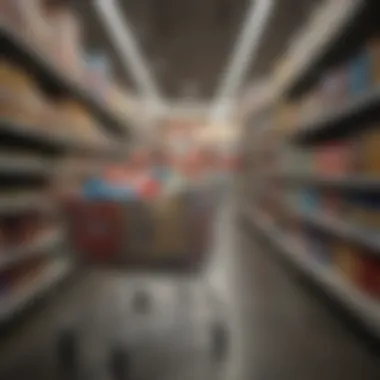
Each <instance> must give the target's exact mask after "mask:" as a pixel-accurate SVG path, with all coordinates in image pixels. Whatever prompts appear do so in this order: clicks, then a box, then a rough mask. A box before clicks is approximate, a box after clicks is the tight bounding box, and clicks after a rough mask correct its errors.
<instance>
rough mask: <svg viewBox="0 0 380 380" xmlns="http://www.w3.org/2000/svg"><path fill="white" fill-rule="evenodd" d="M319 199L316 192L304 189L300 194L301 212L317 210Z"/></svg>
mask: <svg viewBox="0 0 380 380" xmlns="http://www.w3.org/2000/svg"><path fill="white" fill-rule="evenodd" d="M319 204H320V197H319V194H318V191H317V190H313V189H306V190H302V191H301V192H300V208H301V211H305V212H310V211H315V210H317V209H318V208H319Z"/></svg>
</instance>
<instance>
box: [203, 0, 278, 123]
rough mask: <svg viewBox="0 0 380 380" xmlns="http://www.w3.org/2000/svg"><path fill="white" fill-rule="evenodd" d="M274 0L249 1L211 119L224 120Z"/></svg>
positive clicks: (254, 53) (257, 44) (252, 55)
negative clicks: (245, 16)
mask: <svg viewBox="0 0 380 380" xmlns="http://www.w3.org/2000/svg"><path fill="white" fill-rule="evenodd" d="M273 4H274V2H273V0H252V4H251V6H250V10H249V12H248V15H247V18H246V20H245V22H244V24H243V27H242V30H241V34H240V36H239V38H238V40H237V42H236V44H235V47H234V51H233V53H232V58H231V61H230V63H229V65H228V66H227V69H226V71H225V72H224V73H223V75H222V80H221V85H220V87H219V89H218V91H217V94H216V100H215V103H214V106H213V108H212V110H211V115H210V116H211V118H212V119H213V120H214V121H217V120H224V119H226V118H227V117H228V116H229V114H230V112H231V110H232V107H233V104H234V100H233V99H234V97H235V96H236V94H237V92H238V90H239V88H240V85H241V83H242V81H243V80H244V77H245V75H246V73H247V70H248V68H249V65H250V64H251V63H252V61H254V59H255V58H256V54H257V51H258V49H257V48H258V46H259V42H260V40H261V36H262V34H263V32H264V30H265V27H266V25H267V23H268V21H269V18H270V15H271V13H272V9H273Z"/></svg>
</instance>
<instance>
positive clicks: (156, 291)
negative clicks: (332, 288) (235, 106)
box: [0, 200, 380, 380]
mask: <svg viewBox="0 0 380 380" xmlns="http://www.w3.org/2000/svg"><path fill="white" fill-rule="evenodd" d="M235 211H236V210H235V206H234V202H233V201H232V200H230V201H226V202H224V203H223V207H222V208H221V209H220V212H219V215H218V218H217V222H216V229H215V238H214V244H213V246H212V254H211V255H210V260H209V262H208V263H207V266H206V268H205V271H204V273H203V276H202V277H201V278H197V279H189V278H183V277H166V278H163V277H159V276H155V277H148V278H147V277H140V276H138V277H137V276H134V277H130V278H125V277H123V276H115V275H110V274H107V273H105V274H99V273H95V272H94V273H91V274H89V275H88V276H85V277H84V278H83V279H82V280H81V282H80V284H78V285H77V286H75V287H73V288H72V289H71V290H70V291H69V292H68V293H67V294H65V296H64V297H57V299H56V300H55V301H54V302H53V303H52V304H51V305H50V306H49V307H48V308H47V309H45V310H43V311H41V312H40V313H39V314H38V315H36V316H35V317H34V318H33V319H32V320H30V321H29V322H28V323H27V324H26V325H25V326H24V327H23V328H22V329H21V330H20V331H19V332H18V333H17V334H16V335H14V336H13V338H12V339H11V340H10V341H8V342H7V344H5V345H3V346H2V349H1V352H0V379H2V380H31V379H33V380H34V379H35V380H45V379H46V380H55V379H61V377H59V376H58V372H59V371H58V367H57V363H56V359H55V355H54V342H55V338H56V335H55V332H56V331H57V326H59V325H61V324H62V322H64V323H68V321H69V320H70V319H76V317H77V315H78V313H77V312H78V310H80V309H81V308H82V307H83V303H86V302H88V303H89V304H91V305H92V307H91V308H89V313H90V315H89V314H87V315H83V314H79V315H80V318H81V320H82V323H81V325H82V327H83V329H82V332H81V336H82V338H83V337H84V338H83V339H84V341H86V344H85V345H84V346H83V348H84V350H83V352H84V354H83V355H82V359H83V362H86V363H92V364H94V363H95V365H91V366H90V365H87V370H86V371H85V372H84V373H82V374H81V375H80V376H79V379H81V380H82V379H87V378H88V379H93V380H108V379H110V378H109V377H107V375H106V365H105V363H104V356H105V351H106V350H105V347H106V345H107V344H108V343H109V342H114V341H115V337H116V340H117V341H122V342H128V345H129V347H133V352H134V353H136V355H135V357H134V359H133V360H134V362H135V364H134V366H135V372H136V379H141V380H149V379H152V380H159V379H165V380H172V379H173V380H176V379H181V380H183V379H185V380H203V379H205V380H206V379H207V380H213V379H225V380H251V379H255V380H256V379H257V380H267V379H268V380H277V379H279V380H287V379H289V380H298V379H300V380H305V379H307V380H314V379H316V380H317V379H318V380H319V379H325V380H330V379H331V380H340V379H342V380H343V379H344V380H350V379H352V380H356V379H366V380H367V379H368V380H371V379H373V380H375V379H379V378H380V377H379V376H380V363H376V362H375V358H374V357H373V356H371V355H370V354H369V353H368V351H366V350H365V348H364V347H363V346H362V345H361V344H360V342H359V341H357V340H356V338H354V337H353V336H351V335H350V334H349V333H348V332H347V331H346V330H345V329H344V327H342V326H341V324H340V322H339V321H338V320H336V319H335V318H334V317H332V316H331V315H330V314H329V312H328V311H327V310H326V308H325V307H324V306H323V305H321V304H320V303H319V301H317V300H315V299H314V298H313V297H312V296H311V295H310V294H309V293H308V292H307V291H305V290H304V289H303V288H301V287H300V286H299V284H298V283H296V282H295V280H294V279H293V278H292V277H290V276H289V274H288V273H287V272H286V271H285V270H284V269H283V268H282V267H281V266H279V265H278V264H277V262H276V260H274V256H273V255H272V254H271V252H269V251H268V248H267V247H264V246H262V245H260V243H259V242H258V241H255V239H254V238H253V236H249V235H250V234H247V229H242V228H241V224H240V223H239V218H238V217H237V214H236V213H235ZM141 288H143V289H146V290H147V291H148V292H149V293H150V294H152V295H153V297H154V298H153V304H152V305H151V310H148V312H147V313H145V314H144V313H142V314H141V313H136V311H135V310H133V308H132V307H131V305H132V298H133V295H134V294H135V292H136V290H138V289H141ZM210 289H211V290H210ZM211 295H212V296H211ZM215 295H217V297H215ZM68 311H69V313H68ZM94 315H95V317H96V318H94ZM219 320H227V321H228V325H229V329H230V350H229V355H228V356H227V357H226V358H225V360H224V361H223V362H221V363H216V362H215V361H212V360H210V357H211V355H210V351H209V339H208V337H209V334H208V332H209V331H210V326H212V324H213V323H214V322H215V321H219ZM100 343H102V344H100ZM196 371H197V372H196ZM137 374H138V376H137ZM220 374H223V376H219V375H220ZM218 376H219V377H218ZM133 378H135V377H133ZM70 379H71V380H72V378H70Z"/></svg>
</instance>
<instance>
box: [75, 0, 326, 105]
mask: <svg viewBox="0 0 380 380" xmlns="http://www.w3.org/2000/svg"><path fill="white" fill-rule="evenodd" d="M117 1H118V2H119V4H120V7H121V9H122V12H123V16H124V17H125V18H126V19H127V21H128V24H129V25H130V27H131V29H132V31H133V34H134V37H135V39H136V41H137V43H138V45H139V47H140V50H141V52H142V54H143V57H144V59H145V60H146V62H147V64H148V65H149V68H150V70H151V74H152V76H153V79H154V80H155V82H156V85H157V86H158V88H159V90H160V93H161V95H162V96H164V97H165V98H167V99H176V100H178V99H182V98H188V97H191V98H196V99H199V100H202V101H205V100H211V99H212V98H213V96H214V95H215V92H216V90H217V88H218V85H219V83H220V80H221V75H222V74H223V72H224V70H225V69H226V67H227V65H228V63H229V60H230V59H231V54H232V51H233V46H234V43H235V42H236V40H237V37H238V34H239V31H240V30H241V28H242V23H243V21H244V16H245V14H246V13H247V11H248V7H249V6H250V4H251V1H250V0H208V1H206V0H191V1H189V0H117ZM322 1H324V0H274V2H275V6H274V11H273V14H272V16H271V19H270V22H269V26H267V28H266V31H265V33H264V36H263V38H262V41H261V43H260V45H259V49H258V55H257V60H256V61H255V62H253V63H252V64H251V65H250V67H249V73H248V79H249V80H248V81H244V82H245V83H248V82H253V81H254V80H256V79H258V78H260V77H262V76H265V75H268V74H269V73H270V72H271V70H272V69H273V65H274V64H275V62H276V60H277V59H278V57H279V56H281V54H282V53H283V52H285V51H286V49H287V46H288V43H289V41H290V39H291V38H292V36H293V35H294V34H295V33H296V32H297V30H298V29H299V28H300V27H301V26H302V25H304V23H305V22H306V21H307V19H308V17H309V16H310V13H311V10H312V9H313V7H314V6H315V5H316V4H317V3H321V2H322ZM76 3H77V4H78V5H77V6H78V9H79V11H80V14H81V17H82V18H83V20H84V39H85V43H86V45H87V47H88V48H89V49H90V50H101V51H106V52H107V54H108V55H109V56H110V57H111V59H112V62H113V68H114V75H115V76H116V77H117V79H118V80H119V81H121V82H122V83H124V84H125V85H126V86H128V87H129V88H130V89H131V90H136V87H135V83H134V82H135V81H134V80H133V77H132V76H131V75H132V74H131V72H130V71H129V70H126V69H125V67H124V66H123V65H122V63H121V62H120V60H119V57H118V55H117V54H116V52H115V50H114V49H113V47H112V43H111V41H110V39H109V38H108V36H107V33H106V32H105V28H104V27H103V26H100V25H102V24H101V21H100V19H99V18H98V15H97V14H96V12H94V10H93V9H92V5H91V1H79V2H76Z"/></svg>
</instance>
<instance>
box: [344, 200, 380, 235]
mask: <svg viewBox="0 0 380 380" xmlns="http://www.w3.org/2000/svg"><path fill="white" fill-rule="evenodd" d="M347 203H348V206H349V210H350V212H349V215H348V218H349V220H350V222H352V223H353V224H355V225H356V226H358V227H359V228H360V227H362V228H363V231H364V230H367V231H368V233H380V196H379V195H378V194H359V195H354V196H351V197H350V198H349V199H348V201H347Z"/></svg>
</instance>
